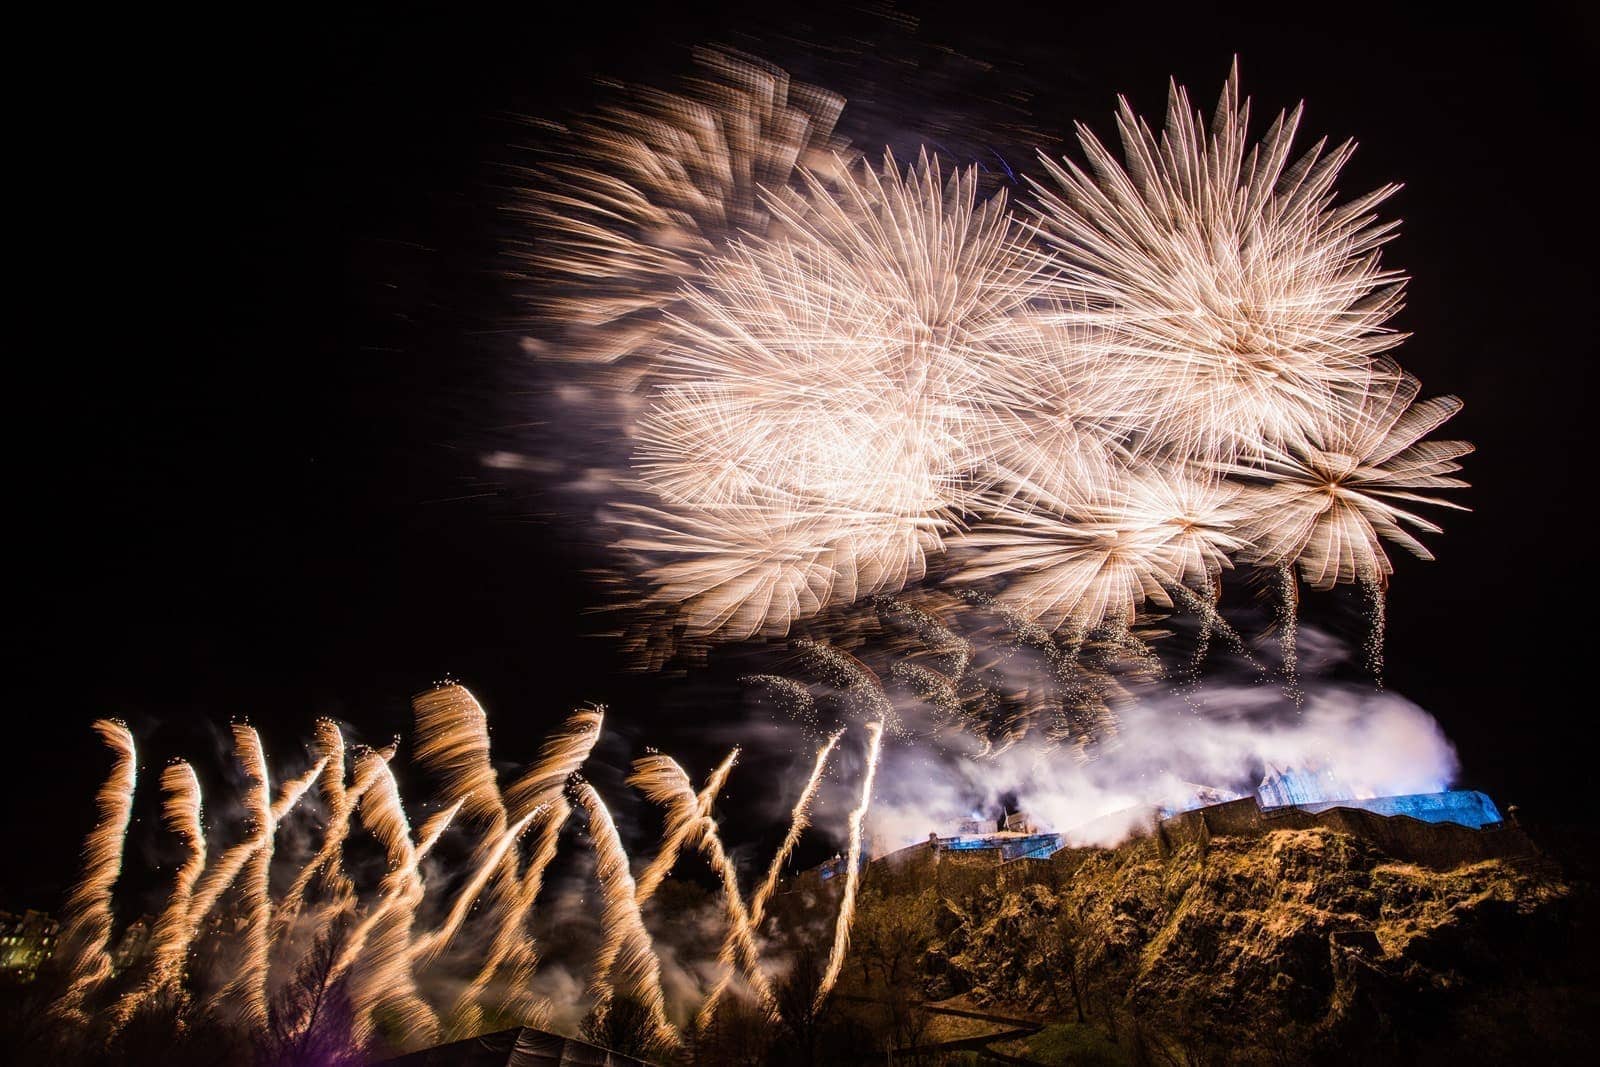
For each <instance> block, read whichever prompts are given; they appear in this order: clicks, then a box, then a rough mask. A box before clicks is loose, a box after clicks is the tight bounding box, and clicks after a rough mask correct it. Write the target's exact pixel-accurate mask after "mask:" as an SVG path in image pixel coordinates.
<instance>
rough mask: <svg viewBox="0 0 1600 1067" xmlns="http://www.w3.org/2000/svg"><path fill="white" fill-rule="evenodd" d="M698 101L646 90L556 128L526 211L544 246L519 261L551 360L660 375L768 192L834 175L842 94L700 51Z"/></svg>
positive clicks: (690, 91)
mask: <svg viewBox="0 0 1600 1067" xmlns="http://www.w3.org/2000/svg"><path fill="white" fill-rule="evenodd" d="M695 63H696V67H697V69H698V70H699V72H700V74H699V76H698V77H696V78H694V79H691V80H690V82H689V85H688V86H687V89H686V91H684V92H677V93H671V92H663V91H660V90H654V89H646V88H639V87H633V88H630V89H628V90H627V91H626V93H625V95H624V96H623V97H622V98H621V102H618V103H613V104H611V105H609V106H607V107H605V108H602V109H601V110H600V111H599V112H598V113H597V114H595V115H593V116H590V117H588V118H585V119H583V120H581V121H579V122H577V123H574V124H573V125H572V126H571V127H570V128H562V127H556V132H557V133H558V134H560V135H561V137H560V139H561V141H562V148H561V150H560V151H559V152H558V153H554V154H552V155H551V157H550V158H548V159H546V160H544V161H543V162H541V163H540V164H539V165H537V166H535V167H532V168H529V170H528V171H527V173H526V185H525V188H524V189H523V191H522V193H521V195H520V197H519V198H518V200H517V201H516V202H515V203H514V204H513V205H512V207H511V211H512V213H513V214H514V215H515V216H516V217H517V218H519V219H520V220H521V221H523V222H525V223H527V224H528V227H529V231H530V234H531V240H530V241H528V242H527V243H526V244H522V245H518V246H516V247H515V248H514V249H513V251H514V252H515V253H516V254H517V255H518V257H519V258H520V259H521V260H522V263H523V265H524V271H523V274H524V277H525V278H526V279H527V280H528V281H529V282H530V283H531V286H530V289H529V291H528V294H527V297H528V301H529V303H530V306H531V308H532V310H533V313H534V315H535V318H536V320H537V321H539V322H541V323H544V324H547V325H551V326H554V327H555V335H554V336H553V337H552V338H551V341H552V342H553V343H552V345H551V348H550V350H551V351H552V352H554V353H557V354H559V355H560V356H561V357H563V358H567V359H574V360H578V361H582V362H589V363H598V364H603V365H608V366H611V367H612V368H613V369H614V370H616V371H618V372H619V373H620V374H621V375H622V381H621V384H623V385H625V386H627V387H630V388H631V387H634V386H635V385H636V383H637V382H639V381H642V380H645V379H646V378H647V376H648V370H649V359H650V357H651V355H652V354H653V353H654V352H655V348H656V345H657V343H658V342H659V340H660V338H661V333H662V330H663V328H664V324H663V321H662V314H663V313H664V312H665V311H667V310H668V309H670V308H671V307H673V306H674V305H675V304H676V303H677V301H678V299H679V290H680V287H681V286H682V285H683V284H684V282H686V281H690V280H693V279H695V278H697V277H699V274H700V271H701V269H702V267H703V265H704V263H705V261H706V260H707V259H708V258H709V257H711V256H714V255H716V254H717V253H718V252H719V251H720V250H721V249H722V248H723V247H724V245H725V244H726V242H727V241H729V240H731V239H733V238H735V237H737V236H738V234H739V233H741V232H759V231H761V230H763V229H764V228H765V226H766V222H767V216H766V210H765V208H764V206H763V204H762V201H761V198H760V190H762V189H776V188H779V187H781V186H783V185H784V184H786V183H787V182H789V181H790V179H791V177H792V176H793V174H794V171H795V168H796V167H797V166H800V165H807V166H811V167H828V166H830V165H831V161H832V160H833V159H834V158H835V153H837V152H839V151H842V150H843V148H844V146H843V144H842V143H841V142H840V141H838V140H837V139H836V138H835V137H834V135H833V127H834V123H835V122H836V121H837V120H838V117H839V113H840V111H841V109H842V108H843V107H844V100H843V98H842V97H839V96H836V95H834V94H832V93H829V92H826V91H824V90H821V89H818V88H815V87H813V86H809V85H804V84H802V83H798V82H795V81H793V80H792V79H791V78H790V77H789V75H788V73H787V72H785V71H784V70H782V69H781V68H779V67H776V66H773V65H772V64H770V63H767V62H764V61H763V60H760V59H757V58H756V57H754V56H749V55H745V54H743V53H740V52H736V51H732V50H728V49H716V48H699V49H696V50H695Z"/></svg>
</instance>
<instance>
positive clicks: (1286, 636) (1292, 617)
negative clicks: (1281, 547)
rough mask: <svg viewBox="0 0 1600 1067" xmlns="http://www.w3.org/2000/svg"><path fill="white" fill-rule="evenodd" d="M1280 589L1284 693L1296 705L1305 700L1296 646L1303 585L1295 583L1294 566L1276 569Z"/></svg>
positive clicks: (1280, 649)
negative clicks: (1301, 687) (1301, 586)
mask: <svg viewBox="0 0 1600 1067" xmlns="http://www.w3.org/2000/svg"><path fill="white" fill-rule="evenodd" d="M1276 574H1277V579H1278V581H1277V592H1278V654H1279V659H1280V660H1281V661H1282V670H1283V692H1284V695H1285V696H1287V697H1288V698H1289V699H1290V700H1292V701H1294V703H1295V704H1296V706H1298V705H1299V704H1301V703H1302V702H1303V701H1304V700H1305V695H1304V694H1303V693H1302V692H1301V691H1300V666H1299V660H1300V657H1299V653H1298V652H1297V650H1296V648H1295V642H1296V636H1297V634H1298V631H1299V628H1300V587H1299V585H1298V584H1297V583H1296V582H1295V577H1294V568H1293V567H1291V566H1290V565H1288V564H1286V563H1285V564H1281V565H1279V567H1278V568H1277V572H1276Z"/></svg>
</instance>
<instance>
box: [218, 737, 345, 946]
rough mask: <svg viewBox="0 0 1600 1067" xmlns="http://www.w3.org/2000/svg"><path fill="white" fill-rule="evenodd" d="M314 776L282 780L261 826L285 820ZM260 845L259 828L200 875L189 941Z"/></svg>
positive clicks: (316, 769) (304, 793)
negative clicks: (266, 817)
mask: <svg viewBox="0 0 1600 1067" xmlns="http://www.w3.org/2000/svg"><path fill="white" fill-rule="evenodd" d="M234 742H235V745H237V744H238V736H237V734H235V739H234ZM240 761H242V763H243V757H242V758H240ZM322 768H323V765H322V763H320V761H318V763H317V765H315V766H314V768H312V769H314V771H317V773H322ZM315 777H317V774H302V776H299V777H291V779H288V781H286V782H283V784H282V785H280V787H278V798H277V800H275V801H274V803H272V809H270V817H269V819H266V822H264V824H262V825H266V827H270V825H275V824H277V821H278V819H282V817H283V816H286V814H288V813H290V811H291V809H293V808H294V805H298V803H299V800H301V797H304V795H306V790H307V789H310V784H312V781H314V779H315ZM258 848H261V835H259V827H258V832H256V833H251V835H250V837H246V838H245V840H243V841H240V843H237V845H234V846H232V848H229V849H227V851H226V853H222V856H219V857H218V861H216V864H214V865H211V867H208V869H206V872H205V873H203V875H202V878H200V885H198V886H197V888H195V894H194V899H192V901H190V905H189V937H190V942H194V941H195V939H198V937H200V933H202V928H200V923H202V921H203V920H205V917H206V915H208V913H210V912H211V909H213V907H216V902H218V899H219V897H221V896H222V893H226V891H227V888H229V886H230V885H234V880H235V878H238V872H240V870H243V869H245V864H246V862H248V861H250V857H251V856H253V854H254V853H256V849H258Z"/></svg>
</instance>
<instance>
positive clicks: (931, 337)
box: [630, 156, 1040, 632]
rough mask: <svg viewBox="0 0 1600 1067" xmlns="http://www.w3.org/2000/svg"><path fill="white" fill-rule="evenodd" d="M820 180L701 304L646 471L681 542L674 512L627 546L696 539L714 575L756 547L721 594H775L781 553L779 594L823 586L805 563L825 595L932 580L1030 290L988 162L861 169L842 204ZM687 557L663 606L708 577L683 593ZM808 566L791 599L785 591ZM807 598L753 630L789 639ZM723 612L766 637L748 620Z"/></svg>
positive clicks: (663, 397) (785, 207)
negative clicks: (832, 573) (988, 178)
mask: <svg viewBox="0 0 1600 1067" xmlns="http://www.w3.org/2000/svg"><path fill="white" fill-rule="evenodd" d="M805 186H806V188H805V192H804V194H803V195H793V196H785V197H774V198H773V200H772V201H771V209H772V212H773V222H774V234H773V236H771V237H769V238H766V239H750V240H748V241H745V242H741V243H740V244H738V245H736V246H734V247H733V248H731V249H730V250H729V253H728V254H727V255H726V256H725V257H723V258H721V259H720V260H718V261H716V262H715V263H713V264H711V265H709V266H708V268H707V271H706V280H705V282H704V283H703V284H701V285H699V286H695V287H693V288H691V289H689V290H688V291H687V292H686V296H685V301H684V303H685V310H684V314H683V315H682V316H681V317H675V318H674V336H673V338H672V342H671V345H670V349H669V352H668V354H667V356H666V357H665V358H664V360H663V366H662V371H661V374H662V376H663V378H665V379H666V384H665V385H663V386H662V387H661V388H660V389H659V390H658V392H657V395H656V398H655V403H654V405H653V407H652V410H651V411H650V413H649V414H648V415H647V416H646V417H645V418H644V419H643V420H642V421H641V424H640V427H639V434H638V435H639V439H640V442H641V444H640V448H639V451H638V453H637V455H636V458H635V466H636V470H637V472H638V473H639V474H640V476H641V477H642V479H643V480H644V481H645V482H646V483H647V484H648V485H649V486H650V487H651V488H652V489H653V490H654V491H655V492H656V493H657V494H658V495H659V497H660V498H661V500H662V501H663V502H664V505H665V506H664V507H663V508H662V509H661V512H662V513H663V516H664V517H665V516H667V515H676V516H678V519H677V520H676V524H677V529H678V530H679V531H680V533H665V531H668V530H671V529H672V528H673V526H674V522H673V521H672V520H670V519H669V520H667V521H663V522H661V523H660V524H659V525H660V527H661V530H658V531H657V535H656V536H654V537H653V538H652V539H650V541H649V543H648V545H647V544H646V543H645V542H644V541H641V540H640V539H637V538H635V539H632V540H631V541H630V547H634V548H641V549H644V548H647V549H648V550H652V551H654V550H666V549H668V547H669V546H670V545H672V544H674V543H680V542H681V543H682V544H683V546H684V547H685V548H686V549H687V550H688V555H689V556H690V557H691V558H698V559H700V560H702V561H709V560H711V559H712V557H713V556H714V554H713V553H705V552H702V551H700V549H699V547H698V546H702V545H705V544H706V543H707V540H706V539H707V537H708V536H709V537H710V538H711V540H712V541H720V542H723V543H727V544H729V545H730V546H734V545H737V544H739V542H738V541H737V540H736V537H740V538H742V537H747V536H752V535H753V536H754V541H753V542H750V543H749V544H746V545H744V546H743V547H735V548H734V550H733V552H732V553H731V555H730V557H729V560H728V562H729V566H730V569H729V571H728V574H727V577H728V578H729V579H730V580H729V581H728V582H726V583H719V586H720V587H721V588H723V589H725V590H732V589H737V588H743V587H745V586H750V587H751V588H755V589H760V590H761V591H762V596H763V598H764V599H765V594H766V591H767V589H768V588H769V587H768V585H767V584H766V583H765V582H763V581H762V580H761V579H759V578H758V577H756V575H755V574H754V573H752V571H751V565H752V563H753V562H755V561H758V560H770V561H771V562H772V564H773V566H774V567H775V572H774V581H775V582H776V585H777V587H779V588H796V589H799V588H803V589H805V590H808V591H810V590H815V589H817V588H819V586H820V584H821V583H820V582H818V581H816V580H814V578H813V577H812V568H813V567H816V566H827V565H831V566H832V567H834V568H835V570H836V572H837V578H836V580H835V581H834V582H832V583H829V584H830V586H831V590H832V592H831V593H830V594H829V595H830V596H842V597H845V598H847V599H853V598H855V597H857V596H860V595H865V594H867V593H872V592H879V591H883V590H894V589H899V588H900V587H902V586H903V585H904V584H905V582H906V581H908V580H913V579H915V578H917V577H920V575H921V574H922V571H923V568H924V565H925V557H926V554H927V552H928V551H929V550H930V549H933V548H937V547H938V545H939V538H940V536H941V535H942V533H943V532H945V531H946V530H948V529H949V528H951V526H952V525H953V523H954V521H955V520H956V518H957V517H958V516H959V515H961V514H962V513H964V512H966V511H967V510H969V509H970V508H971V507H972V506H973V504H974V501H975V488H974V487H975V485H976V484H977V483H976V482H975V479H974V471H975V470H976V469H978V468H979V467H980V466H981V465H982V464H981V463H980V461H979V458H978V454H977V453H976V451H975V449H974V447H973V443H974V442H976V441H980V440H982V438H983V433H982V432H981V429H980V427H981V426H982V425H984V423H985V421H986V420H987V419H988V418H989V416H988V412H987V410H986V407H985V403H984V401H983V399H982V393H981V389H980V385H981V383H982V382H983V380H984V379H985V377H986V375H987V374H988V373H989V372H988V371H987V370H986V364H987V363H990V362H993V361H994V360H995V359H996V358H997V356H996V352H997V348H996V343H997V341H998V340H999V339H1001V338H1003V337H1004V336H1005V334H1006V332H1007V330H1008V329H1009V328H1010V324H1011V321H1012V318H1013V317H1014V316H1015V315H1016V314H1017V313H1018V311H1019V310H1020V309H1021V308H1022V307H1023V306H1024V305H1025V304H1026V303H1027V302H1028V301H1029V300H1030V299H1032V298H1033V297H1034V295H1035V288H1034V287H1035V284H1036V279H1037V278H1038V276H1039V271H1040V259H1039V257H1038V255H1037V254H1036V253H1035V252H1033V251H1032V250H1031V249H1030V248H1029V247H1028V246H1027V245H1026V244H1024V243H1023V242H1021V241H1020V240H1018V238H1017V233H1016V229H1015V227H1014V225H1013V223H1012V220H1011V218H1010V216H1009V215H1008V214H1007V212H1006V209H1005V203H1004V199H1003V198H1000V197H996V198H994V199H991V200H986V201H982V202H980V201H979V200H978V199H977V178H976V168H967V169H966V170H962V171H958V172H957V173H955V174H954V175H952V176H951V177H950V178H949V180H948V181H946V180H945V178H944V175H943V174H942V172H941V168H940V166H939V164H938V163H937V161H935V160H932V159H930V158H928V157H927V156H923V157H922V158H921V159H920V160H919V161H918V162H917V164H916V165H914V166H912V167H910V168H908V169H907V170H905V171H904V172H901V171H900V169H899V168H898V166H897V165H896V164H895V162H894V160H893V159H892V158H888V159H886V160H885V162H884V166H883V169H882V170H881V171H876V170H872V169H870V168H866V167H859V168H854V169H852V170H850V171H849V172H848V180H845V181H843V182H841V183H839V187H838V191H837V192H836V191H835V190H834V189H832V188H830V187H829V186H828V185H827V184H825V183H824V182H823V181H822V180H821V179H819V178H817V177H815V176H813V175H809V174H808V175H807V179H806V183H805ZM729 520H731V525H730V524H729ZM717 524H723V529H722V530H721V531H716V530H715V527H716V525H717ZM734 527H737V531H736V537H734V536H729V534H730V532H734ZM774 543H777V544H780V545H782V546H783V548H782V549H781V550H780V551H778V552H776V553H773V552H771V551H769V546H771V545H772V544H774ZM756 546H760V547H759V548H757V547H756ZM751 549H754V551H751ZM823 560H827V561H831V563H827V564H825V563H822V562H820V561H823ZM683 562H684V561H681V560H669V561H668V562H667V563H665V564H663V565H662V567H661V568H658V569H656V570H653V571H652V572H651V577H652V579H653V580H654V581H655V582H656V584H657V587H658V592H659V593H660V594H661V597H662V599H666V600H669V601H673V602H682V601H683V600H684V599H685V598H684V596H683V594H684V593H685V592H690V591H691V590H693V589H695V588H696V587H698V586H699V585H700V584H702V583H704V582H706V581H708V580H709V579H710V578H711V577H713V576H712V575H710V574H708V573H706V566H705V562H701V563H699V564H694V565H691V566H690V569H691V570H692V571H693V572H694V573H695V575H696V581H695V582H694V583H692V584H691V585H690V586H687V587H686V586H684V585H683V584H682V583H681V582H680V581H679V580H678V576H679V575H680V574H681V573H682V571H683V569H684V568H683V566H682V564H683ZM796 567H799V568H800V569H801V571H803V572H805V574H806V575H807V577H806V578H805V579H804V580H802V581H800V582H799V583H798V585H797V584H796V583H795V582H793V581H792V580H791V579H789V578H785V577H779V575H783V574H791V573H794V568H796ZM703 595H704V593H703V592H695V593H694V595H693V597H691V598H690V599H694V598H696V597H702V596H703ZM719 596H720V594H719ZM827 599H828V598H827V597H823V598H821V600H820V601H816V602H817V603H825V602H826V600H827ZM810 603H813V600H812V599H810V598H808V597H800V596H788V595H782V596H775V597H772V598H771V599H770V601H769V603H768V607H767V608H766V610H765V612H763V613H762V614H763V619H762V621H761V622H760V623H759V625H756V629H757V630H759V631H760V632H782V631H783V630H785V629H786V628H787V626H788V623H789V622H790V621H792V619H793V618H795V617H798V616H794V615H791V614H789V611H790V610H791V609H792V608H803V607H804V606H805V605H807V604H810ZM726 607H727V605H724V606H723V608H719V609H717V610H716V611H714V612H713V613H712V615H711V616H710V617H712V618H714V617H717V616H719V615H721V614H723V613H724V608H726ZM806 613H809V612H806ZM697 614H698V612H697ZM729 617H730V618H735V617H736V618H739V619H742V620H745V621H744V622H743V623H742V624H741V625H740V627H739V629H748V628H749V626H750V625H751V622H750V620H748V619H746V618H745V613H744V610H743V609H737V610H734V611H733V612H732V614H731V615H730V616H729Z"/></svg>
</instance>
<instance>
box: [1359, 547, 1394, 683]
mask: <svg viewBox="0 0 1600 1067" xmlns="http://www.w3.org/2000/svg"><path fill="white" fill-rule="evenodd" d="M1360 586H1361V592H1362V595H1363V597H1364V598H1365V600H1366V609H1367V618H1368V626H1367V636H1366V639H1365V640H1364V641H1363V642H1362V645H1361V652H1362V658H1363V659H1364V660H1365V661H1366V662H1365V666H1366V668H1367V671H1368V672H1369V673H1370V674H1371V675H1372V680H1373V682H1374V684H1376V685H1377V687H1378V688H1379V689H1382V688H1383V636H1384V633H1383V632H1384V627H1385V625H1386V624H1387V622H1388V611H1387V605H1388V597H1387V583H1386V582H1385V581H1384V580H1383V579H1382V578H1379V577H1377V576H1375V575H1374V576H1370V577H1364V578H1362V579H1361V582H1360Z"/></svg>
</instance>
